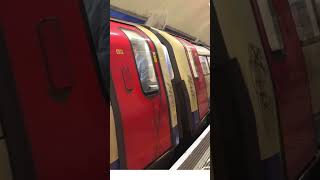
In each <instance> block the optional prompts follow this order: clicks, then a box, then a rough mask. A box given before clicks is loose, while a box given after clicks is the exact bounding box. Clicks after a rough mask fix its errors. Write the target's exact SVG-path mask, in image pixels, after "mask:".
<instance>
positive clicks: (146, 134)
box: [110, 21, 171, 169]
mask: <svg viewBox="0 0 320 180" xmlns="http://www.w3.org/2000/svg"><path fill="white" fill-rule="evenodd" d="M110 35H111V37H110V42H111V46H110V51H111V52H110V53H111V62H110V67H111V68H110V70H111V77H112V80H113V82H114V87H115V92H116V94H115V95H116V96H117V102H118V104H119V112H120V113H121V124H122V131H123V139H124V142H123V144H124V153H125V157H126V168H128V169H141V168H145V167H147V166H148V165H149V164H150V163H151V162H153V161H154V160H155V159H156V158H157V157H159V156H160V155H161V154H162V153H163V152H164V151H165V150H168V148H169V147H170V146H171V139H170V124H169V110H168V103H167V101H166V95H165V89H164V85H163V81H162V79H161V78H160V77H161V72H160V70H159V67H158V60H157V56H156V52H155V47H154V46H153V44H152V43H151V42H150V39H148V38H147V37H146V36H145V34H143V33H142V32H141V31H139V30H137V29H136V28H135V27H133V26H131V25H126V24H123V23H118V22H113V21H111V27H110ZM112 96H113V95H112Z"/></svg>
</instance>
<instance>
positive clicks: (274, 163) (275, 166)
mask: <svg viewBox="0 0 320 180" xmlns="http://www.w3.org/2000/svg"><path fill="white" fill-rule="evenodd" d="M261 162H262V167H263V177H264V180H283V169H282V165H281V157H280V153H278V154H275V155H273V156H272V157H270V158H268V159H265V160H262V161H261Z"/></svg>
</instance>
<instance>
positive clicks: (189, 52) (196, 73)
mask: <svg viewBox="0 0 320 180" xmlns="http://www.w3.org/2000/svg"><path fill="white" fill-rule="evenodd" d="M186 49H187V52H188V57H189V61H190V64H191V69H192V72H193V75H194V77H195V78H198V77H199V75H198V72H197V68H196V65H195V63H194V59H193V55H192V52H191V49H190V48H188V47H187V48H186Z"/></svg>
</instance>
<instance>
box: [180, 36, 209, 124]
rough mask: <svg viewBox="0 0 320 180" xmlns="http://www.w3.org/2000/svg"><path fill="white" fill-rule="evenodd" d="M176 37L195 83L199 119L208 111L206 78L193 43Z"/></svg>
mask: <svg viewBox="0 0 320 180" xmlns="http://www.w3.org/2000/svg"><path fill="white" fill-rule="evenodd" d="M177 38H178V37H177ZM178 39H179V41H180V42H181V43H182V44H183V46H184V48H185V51H186V54H187V57H188V60H189V61H188V62H189V67H190V68H191V69H190V71H192V77H193V82H194V84H195V88H196V93H197V100H198V108H199V116H200V120H203V119H204V118H205V116H206V115H207V114H208V112H209V104H208V94H207V87H206V86H207V85H206V80H205V78H204V72H203V71H202V68H201V63H200V59H199V55H198V53H197V49H196V48H195V46H194V45H193V44H191V43H190V42H188V41H186V40H184V39H181V38H178Z"/></svg>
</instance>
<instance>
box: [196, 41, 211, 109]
mask: <svg viewBox="0 0 320 180" xmlns="http://www.w3.org/2000/svg"><path fill="white" fill-rule="evenodd" d="M195 47H196V49H197V52H198V55H199V60H200V65H201V69H202V72H203V74H204V78H205V81H206V86H207V94H208V104H209V106H210V51H209V50H208V49H206V48H204V47H202V46H195ZM205 60H206V61H207V63H206V62H204V61H205Z"/></svg>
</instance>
